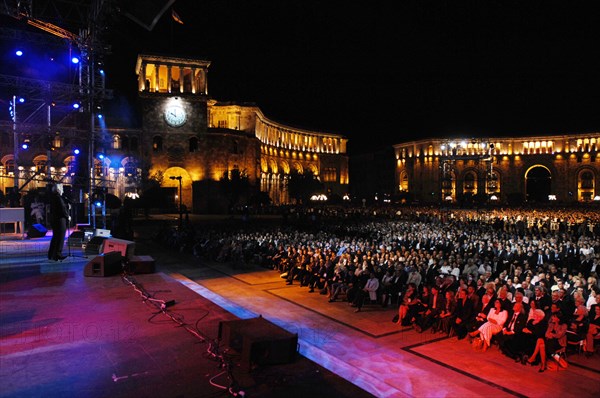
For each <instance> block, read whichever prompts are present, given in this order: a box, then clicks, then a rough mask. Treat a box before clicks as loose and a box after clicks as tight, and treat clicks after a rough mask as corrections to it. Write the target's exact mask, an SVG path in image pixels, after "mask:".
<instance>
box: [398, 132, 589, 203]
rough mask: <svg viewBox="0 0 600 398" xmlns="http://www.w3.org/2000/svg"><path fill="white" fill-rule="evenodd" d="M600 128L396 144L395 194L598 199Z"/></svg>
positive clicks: (422, 198) (446, 198)
mask: <svg viewBox="0 0 600 398" xmlns="http://www.w3.org/2000/svg"><path fill="white" fill-rule="evenodd" d="M599 146H600V133H588V134H569V135H552V136H535V137H518V138H516V137H515V138H486V139H464V140H463V139H431V140H419V141H412V142H405V143H401V144H397V145H394V146H393V147H394V153H395V161H396V166H395V170H396V188H395V190H394V192H395V193H399V194H401V195H405V196H406V197H410V198H411V200H415V201H418V202H421V203H444V202H446V203H458V204H468V203H470V202H471V203H499V204H506V203H508V204H521V203H525V202H529V203H533V202H535V203H540V202H548V201H554V200H556V201H557V202H561V203H576V202H591V201H594V200H599V199H600V196H599V195H600V189H599V186H598V185H599V183H600V160H598V159H597V154H598V149H599Z"/></svg>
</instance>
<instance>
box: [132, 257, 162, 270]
mask: <svg viewBox="0 0 600 398" xmlns="http://www.w3.org/2000/svg"><path fill="white" fill-rule="evenodd" d="M126 264H127V266H126V269H127V271H129V272H131V273H132V274H153V273H154V272H155V270H156V266H155V261H154V259H153V258H152V257H151V256H131V257H130V258H129V259H128V261H127V262H126Z"/></svg>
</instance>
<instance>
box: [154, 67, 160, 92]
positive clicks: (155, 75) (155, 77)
mask: <svg viewBox="0 0 600 398" xmlns="http://www.w3.org/2000/svg"><path fill="white" fill-rule="evenodd" d="M158 67H159V65H157V64H154V91H155V92H158V90H159V83H160V78H159V76H158Z"/></svg>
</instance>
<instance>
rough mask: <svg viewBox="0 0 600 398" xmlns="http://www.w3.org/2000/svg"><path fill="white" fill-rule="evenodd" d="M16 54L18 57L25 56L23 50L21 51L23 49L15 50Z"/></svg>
mask: <svg viewBox="0 0 600 398" xmlns="http://www.w3.org/2000/svg"><path fill="white" fill-rule="evenodd" d="M15 55H16V56H17V57H22V56H23V51H21V50H17V51H15Z"/></svg>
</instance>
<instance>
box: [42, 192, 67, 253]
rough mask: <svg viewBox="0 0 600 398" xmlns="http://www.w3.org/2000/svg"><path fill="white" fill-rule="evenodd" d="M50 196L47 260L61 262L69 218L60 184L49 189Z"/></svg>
mask: <svg viewBox="0 0 600 398" xmlns="http://www.w3.org/2000/svg"><path fill="white" fill-rule="evenodd" d="M51 192H52V193H51V195H50V226H51V227H52V239H51V240H50V247H49V248H48V260H54V261H62V260H64V259H65V258H66V256H63V254H62V251H63V247H64V244H65V234H66V232H67V225H68V222H69V220H70V219H71V217H70V216H69V207H68V206H69V205H68V203H67V202H66V200H65V199H64V198H63V196H62V194H63V186H62V184H55V185H52V187H51Z"/></svg>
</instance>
